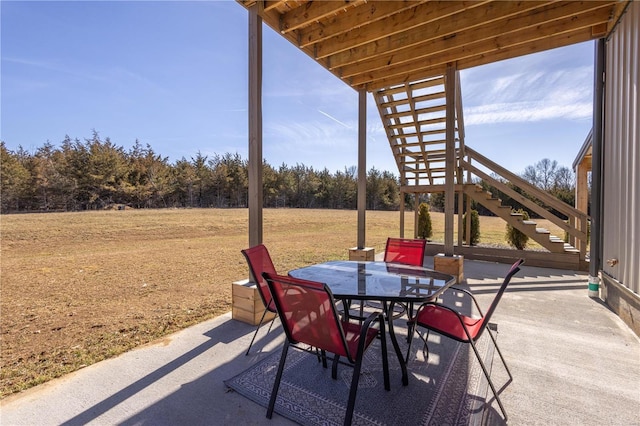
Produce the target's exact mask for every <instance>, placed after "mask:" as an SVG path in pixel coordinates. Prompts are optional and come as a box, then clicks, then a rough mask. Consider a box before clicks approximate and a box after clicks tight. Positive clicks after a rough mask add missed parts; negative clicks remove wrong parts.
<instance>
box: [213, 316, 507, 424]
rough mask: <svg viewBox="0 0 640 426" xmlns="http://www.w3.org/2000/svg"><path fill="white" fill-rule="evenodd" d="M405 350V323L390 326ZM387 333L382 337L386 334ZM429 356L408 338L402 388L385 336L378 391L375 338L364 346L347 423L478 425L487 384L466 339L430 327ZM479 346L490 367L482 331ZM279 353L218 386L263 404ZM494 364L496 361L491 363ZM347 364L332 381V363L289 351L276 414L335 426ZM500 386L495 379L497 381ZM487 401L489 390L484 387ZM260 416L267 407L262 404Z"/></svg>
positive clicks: (344, 392)
mask: <svg viewBox="0 0 640 426" xmlns="http://www.w3.org/2000/svg"><path fill="white" fill-rule="evenodd" d="M396 333H397V336H398V340H399V342H400V344H401V346H402V348H403V351H405V353H406V337H405V336H406V329H402V328H400V329H398V328H396ZM387 338H388V337H387ZM428 342H429V353H430V354H429V357H428V362H426V361H425V353H424V348H423V347H424V344H423V343H422V341H421V340H420V339H419V338H418V337H417V336H415V338H414V341H413V344H412V351H411V352H412V353H411V356H410V360H409V364H408V368H409V386H402V383H401V372H400V366H399V364H398V360H397V358H396V356H395V352H394V351H393V347H392V345H391V342H390V341H389V342H388V350H389V355H388V358H389V369H390V378H391V390H390V391H385V390H384V384H383V377H382V359H381V355H380V348H379V342H375V343H374V345H378V346H377V347H372V348H369V350H368V351H367V353H366V355H365V360H364V362H363V368H362V372H361V375H360V381H359V383H360V384H359V386H358V394H357V399H356V406H355V410H354V416H353V424H354V425H406V424H411V425H417V424H420V425H479V424H482V421H483V415H484V411H485V400H486V398H487V390H488V389H489V387H488V384H487V381H486V379H485V377H484V375H483V373H482V369H481V368H480V365H479V364H478V361H477V359H476V358H475V356H474V354H473V350H472V349H471V347H470V346H469V345H468V344H459V343H457V342H455V341H453V340H451V339H448V338H444V337H441V336H439V335H437V334H435V333H430V336H429V338H428ZM478 349H479V351H480V353H481V354H482V355H483V356H484V360H485V363H486V365H487V368H488V369H489V370H491V365H492V362H493V353H494V347H493V344H492V343H491V341H490V338H489V336H487V335H486V333H485V334H484V335H483V336H482V338H481V339H480V340H479V341H478ZM280 355H281V352H280V351H279V350H278V351H276V353H273V354H270V355H269V356H267V357H266V358H264V359H263V360H261V361H259V362H258V363H256V364H255V365H253V366H252V367H251V368H249V369H247V370H246V371H244V372H242V373H240V374H239V375H237V376H235V377H233V378H231V379H229V380H227V381H225V384H226V385H227V386H228V387H229V388H231V389H233V390H235V391H236V392H238V393H240V394H242V395H243V396H245V397H247V398H249V399H251V400H252V401H254V402H257V403H258V404H260V405H262V406H264V407H267V405H268V402H269V396H270V395H271V390H272V387H273V381H274V378H275V374H276V371H277V368H278V362H279V360H280ZM497 362H498V363H500V360H499V359H498V361H497ZM352 372H353V369H352V368H350V367H348V366H344V365H340V366H339V369H338V380H333V379H331V364H330V363H329V368H327V369H324V368H322V364H320V363H319V362H318V359H317V358H316V357H315V356H313V355H311V354H308V353H306V352H303V351H299V350H296V349H290V350H289V353H288V356H287V362H286V364H285V371H284V373H283V376H282V382H281V384H280V390H279V392H278V398H277V400H276V407H275V411H276V413H278V414H280V415H282V416H285V417H287V418H289V419H291V420H293V421H295V422H297V423H299V424H301V425H341V424H342V423H343V420H344V414H345V409H346V404H347V399H348V393H349V386H350V383H351V375H352ZM497 386H498V387H500V386H499V385H497ZM489 394H490V397H491V398H490V400H493V395H491V392H490V390H489ZM265 414H266V409H265Z"/></svg>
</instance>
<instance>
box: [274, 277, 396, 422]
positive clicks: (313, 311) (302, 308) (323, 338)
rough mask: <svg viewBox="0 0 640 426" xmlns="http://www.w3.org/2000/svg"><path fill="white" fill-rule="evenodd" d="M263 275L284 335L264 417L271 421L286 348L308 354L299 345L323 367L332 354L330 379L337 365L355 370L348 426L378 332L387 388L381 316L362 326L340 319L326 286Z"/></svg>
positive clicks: (387, 373)
mask: <svg viewBox="0 0 640 426" xmlns="http://www.w3.org/2000/svg"><path fill="white" fill-rule="evenodd" d="M264 276H265V278H266V280H267V283H268V285H269V289H270V290H271V294H272V295H273V300H274V302H275V304H276V307H277V312H278V315H279V316H280V321H281V322H282V327H283V328H284V331H285V334H286V336H287V338H286V340H285V343H284V346H283V348H282V356H281V357H280V364H279V365H278V371H277V373H276V378H275V382H274V384H273V391H272V392H271V398H270V400H269V407H268V409H267V418H269V419H270V418H271V416H272V415H273V409H274V407H275V403H276V397H277V395H278V388H279V386H280V380H281V379H282V372H283V371H284V365H285V361H286V358H287V352H288V350H289V346H292V347H294V348H296V349H300V350H304V351H310V349H309V348H306V347H302V346H299V344H303V345H309V346H310V347H312V348H317V349H320V350H321V353H322V357H323V361H325V363H324V365H325V366H326V352H331V353H333V354H334V358H333V368H332V371H331V377H332V378H333V379H336V378H337V366H338V363H339V362H340V363H342V364H346V365H350V366H352V367H353V368H354V371H353V378H352V380H351V387H350V390H349V401H348V403H347V412H346V415H345V419H344V424H345V425H350V424H351V420H352V418H353V409H354V406H355V402H356V392H357V390H358V380H359V377H360V369H361V367H362V358H363V355H364V352H365V351H366V350H367V349H368V348H369V347H370V346H371V343H372V342H373V341H374V340H375V339H376V336H378V333H380V343H381V344H380V346H381V351H382V367H383V373H384V388H385V389H386V390H389V389H390V386H389V365H388V362H387V347H386V338H385V327H384V319H383V315H382V313H379V312H374V313H372V314H371V315H369V316H368V317H367V319H366V320H365V321H364V322H363V323H362V325H360V324H358V323H352V322H349V320H348V319H345V320H342V319H340V317H339V315H338V312H337V309H336V306H335V301H334V299H333V295H332V293H331V290H330V289H329V287H327V286H326V285H325V284H323V283H319V282H315V281H307V280H301V279H297V278H293V277H285V276H278V275H272V274H264ZM375 321H378V324H379V329H376V328H374V327H372V325H373V323H374V322H375ZM340 357H343V358H346V359H347V360H348V363H345V362H341V361H339V359H340Z"/></svg>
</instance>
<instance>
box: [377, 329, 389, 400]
mask: <svg viewBox="0 0 640 426" xmlns="http://www.w3.org/2000/svg"><path fill="white" fill-rule="evenodd" d="M379 327H380V351H381V352H382V374H383V377H384V389H385V390H391V384H390V383H391V382H390V380H389V359H388V358H387V337H386V333H385V328H384V319H382V320H381V321H380V326H379Z"/></svg>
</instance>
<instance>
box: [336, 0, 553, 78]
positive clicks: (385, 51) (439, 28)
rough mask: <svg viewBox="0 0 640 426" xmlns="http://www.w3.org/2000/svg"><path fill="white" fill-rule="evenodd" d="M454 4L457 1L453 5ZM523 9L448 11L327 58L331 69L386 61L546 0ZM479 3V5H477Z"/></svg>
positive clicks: (498, 6) (531, 4)
mask: <svg viewBox="0 0 640 426" xmlns="http://www.w3.org/2000/svg"><path fill="white" fill-rule="evenodd" d="M452 3H453V4H454V5H455V4H457V3H456V2H452ZM524 3H525V5H526V6H525V7H524V9H523V6H522V5H521V4H520V2H506V1H505V2H497V3H491V4H489V5H487V6H486V7H476V8H474V9H469V8H460V10H457V11H451V12H452V13H449V14H447V15H446V16H444V17H440V18H437V19H433V20H431V21H430V25H422V26H418V27H414V28H411V31H409V30H406V31H403V32H402V33H396V34H391V35H388V36H387V37H385V38H384V39H383V40H378V41H374V42H370V43H367V44H366V45H361V46H360V47H359V48H358V49H351V50H348V51H343V52H338V53H336V54H332V55H330V56H329V57H328V61H329V65H330V67H331V68H330V69H332V70H333V69H335V68H340V67H344V66H346V65H349V64H353V63H358V64H359V63H362V62H363V61H366V60H368V59H370V58H372V59H374V60H375V59H376V58H380V57H383V55H386V58H387V59H388V58H389V56H390V55H393V54H394V53H395V52H396V51H398V50H404V49H408V48H411V47H414V46H416V45H420V44H424V43H428V42H430V41H431V40H433V39H436V38H443V39H446V38H448V37H449V36H452V35H455V34H456V33H458V32H461V31H465V30H467V29H470V28H476V27H481V26H483V25H486V24H487V23H490V22H493V21H495V20H499V19H504V18H505V17H509V16H513V15H517V14H521V13H523V10H524V11H525V12H526V11H529V10H532V9H535V8H538V7H541V6H544V5H547V4H548V3H549V2H547V1H537V2H536V1H527V2H524ZM479 4H480V3H479Z"/></svg>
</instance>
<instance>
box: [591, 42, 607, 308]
mask: <svg viewBox="0 0 640 426" xmlns="http://www.w3.org/2000/svg"><path fill="white" fill-rule="evenodd" d="M594 59H595V67H594V80H593V141H592V147H591V153H592V161H591V162H592V168H591V248H590V251H589V257H590V259H589V297H599V296H600V278H599V275H598V274H599V271H600V269H601V265H602V239H603V233H602V224H603V223H604V222H603V218H602V210H603V209H602V188H603V186H604V185H603V183H604V182H603V178H604V173H603V170H602V168H603V164H604V163H603V161H602V160H603V158H602V157H603V156H602V145H603V143H604V141H603V129H604V91H605V87H604V81H605V39H603V38H601V39H599V40H597V41H596V44H595V58H594Z"/></svg>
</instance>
